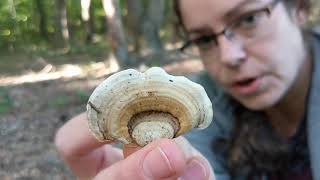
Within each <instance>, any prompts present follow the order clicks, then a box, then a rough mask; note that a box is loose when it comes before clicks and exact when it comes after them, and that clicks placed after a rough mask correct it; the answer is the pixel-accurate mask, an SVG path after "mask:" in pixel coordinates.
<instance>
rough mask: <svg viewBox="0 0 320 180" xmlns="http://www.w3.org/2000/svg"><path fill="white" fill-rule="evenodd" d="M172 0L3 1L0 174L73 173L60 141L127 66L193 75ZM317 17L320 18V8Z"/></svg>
mask: <svg viewBox="0 0 320 180" xmlns="http://www.w3.org/2000/svg"><path fill="white" fill-rule="evenodd" d="M172 2H173V1H172V0H134V1H133V0H68V1H67V0H54V1H50V0H1V1H0V179H1V180H11V179H21V180H28V179H54V180H55V179H57V180H60V179H62V180H63V179H74V177H73V176H72V175H71V174H70V172H69V170H68V169H67V168H66V167H65V166H64V164H63V162H62V161H61V160H60V159H59V157H58V155H57V153H56V150H55V147H54V145H53V139H54V134H55V132H56V131H57V129H58V128H59V127H60V126H61V125H62V124H64V123H65V122H66V121H67V120H69V119H70V118H71V117H73V116H74V115H76V114H78V113H80V112H83V111H85V105H86V102H87V100H88V97H89V96H90V94H91V92H92V91H93V89H94V88H95V87H96V86H97V85H98V84H99V83H100V82H101V81H102V80H103V79H105V78H106V77H107V76H109V75H110V74H112V73H114V72H117V71H119V70H121V69H126V68H129V67H130V68H136V69H138V70H141V71H143V70H145V69H147V68H148V67H151V66H161V67H163V68H165V69H166V70H167V71H168V72H169V73H171V74H177V75H186V76H190V75H193V74H194V73H197V72H199V71H201V70H202V69H203V66H202V65H201V63H200V61H199V60H197V59H194V58H190V57H187V56H184V55H182V54H180V53H179V52H178V51H177V50H176V49H177V48H178V47H180V46H181V44H182V42H181V38H180V36H179V29H178V28H177V20H176V17H175V16H174V12H173V9H172V8H173V7H172ZM315 12H316V13H315V15H313V16H312V17H310V19H311V20H313V21H314V19H316V18H317V17H318V16H319V9H316V10H315Z"/></svg>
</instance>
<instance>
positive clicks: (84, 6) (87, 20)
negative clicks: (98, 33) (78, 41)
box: [81, 0, 94, 43]
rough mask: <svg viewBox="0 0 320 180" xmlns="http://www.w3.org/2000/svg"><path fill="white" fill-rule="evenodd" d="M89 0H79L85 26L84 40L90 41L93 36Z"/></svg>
mask: <svg viewBox="0 0 320 180" xmlns="http://www.w3.org/2000/svg"><path fill="white" fill-rule="evenodd" d="M91 10H92V6H91V0H81V18H82V22H83V24H84V28H85V34H86V35H85V36H86V42H87V43H91V42H92V38H93V32H94V28H93V25H94V23H93V18H92V17H91V16H92V12H91Z"/></svg>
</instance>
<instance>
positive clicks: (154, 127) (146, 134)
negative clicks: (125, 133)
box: [128, 111, 180, 146]
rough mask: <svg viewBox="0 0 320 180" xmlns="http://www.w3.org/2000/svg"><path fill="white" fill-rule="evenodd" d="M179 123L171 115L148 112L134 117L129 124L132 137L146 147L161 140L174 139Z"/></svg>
mask: <svg viewBox="0 0 320 180" xmlns="http://www.w3.org/2000/svg"><path fill="white" fill-rule="evenodd" d="M178 122H179V121H178V120H177V119H176V118H175V117H173V116H172V115H171V114H170V113H165V112H156V111H147V112H142V113H138V114H136V115H134V116H133V117H132V118H131V120H130V121H129V123H128V129H129V134H130V136H131V137H132V138H133V139H134V140H135V142H136V143H137V144H139V145H141V146H144V145H146V144H148V143H150V142H152V141H154V140H157V139H160V138H169V139H171V138H174V137H175V135H176V133H177V132H178V130H179V128H180V127H179V123H178Z"/></svg>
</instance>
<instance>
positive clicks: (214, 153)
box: [55, 0, 320, 180]
mask: <svg viewBox="0 0 320 180" xmlns="http://www.w3.org/2000/svg"><path fill="white" fill-rule="evenodd" d="M175 3H176V11H177V14H178V17H179V19H180V22H181V25H182V27H183V30H184V31H185V32H186V34H187V38H188V41H187V42H186V44H185V45H184V46H183V48H182V50H183V51H187V49H190V47H191V48H192V46H195V47H196V48H197V49H198V50H199V51H198V52H199V55H200V56H201V58H202V60H203V63H204V65H205V68H206V70H207V74H208V75H203V76H201V78H200V81H201V82H202V83H203V85H204V86H206V88H207V92H208V93H209V94H212V98H213V102H214V111H215V123H213V125H212V126H211V127H210V128H209V129H207V130H205V131H201V132H197V133H190V134H189V135H188V139H189V140H190V141H191V144H192V145H193V146H195V147H196V148H197V149H198V150H200V152H201V153H202V154H200V153H199V152H198V151H196V150H195V149H192V148H191V146H190V144H188V143H187V142H186V141H185V140H184V139H181V138H178V139H177V140H160V141H156V142H154V143H151V144H150V145H148V146H146V147H144V148H142V149H140V150H138V151H136V152H135V153H133V154H131V155H130V156H128V157H127V158H126V159H123V156H122V154H121V152H119V151H118V150H117V149H115V148H113V147H111V146H110V145H102V144H101V143H98V142H96V140H94V138H93V137H92V136H90V133H89V132H88V129H87V127H86V124H85V117H84V115H83V114H82V115H80V116H78V117H76V118H74V119H72V120H71V121H69V122H68V123H67V124H66V125H65V126H63V127H62V128H61V129H60V130H59V131H58V133H57V136H56V141H55V142H56V145H57V147H58V150H59V152H60V154H61V155H62V157H63V158H64V160H65V162H66V163H67V164H68V165H69V167H70V168H71V170H72V171H73V172H74V173H75V174H76V175H77V176H78V177H79V178H80V179H81V178H82V179H92V178H95V179H118V180H122V179H177V178H178V179H217V180H220V179H263V178H267V179H294V178H299V177H300V179H312V178H313V179H320V172H319V171H316V170H318V169H320V142H319V141H317V140H316V136H317V135H318V134H317V130H318V129H320V121H319V120H318V119H317V116H318V112H319V113H320V108H319V107H320V106H318V105H320V96H319V95H317V92H318V91H319V90H320V62H319V61H320V37H318V36H317V35H316V34H314V33H311V32H307V31H304V30H303V25H304V24H305V22H306V18H307V15H308V12H309V6H310V1H309V0H282V1H281V0H229V1H224V0H201V1H195V0H177V1H175ZM192 52H194V51H192ZM319 115H320V114H319ZM80 140H81V141H80ZM210 144H212V146H211V145H210ZM131 150H133V151H135V150H137V149H134V148H131ZM207 160H208V161H209V162H210V164H211V165H212V166H210V164H209V163H208V161H207ZM212 170H213V171H212Z"/></svg>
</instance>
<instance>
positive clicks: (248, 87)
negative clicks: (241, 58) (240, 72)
mask: <svg viewBox="0 0 320 180" xmlns="http://www.w3.org/2000/svg"><path fill="white" fill-rule="evenodd" d="M260 81H261V77H250V78H243V79H241V80H238V81H235V82H234V83H232V85H231V89H232V91H233V92H235V93H237V94H240V95H245V96H247V95H251V94H253V93H255V92H256V91H257V90H258V87H259V84H260Z"/></svg>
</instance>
